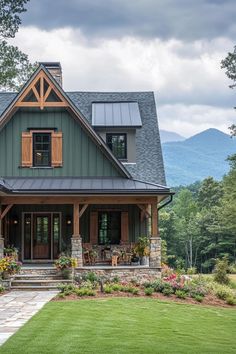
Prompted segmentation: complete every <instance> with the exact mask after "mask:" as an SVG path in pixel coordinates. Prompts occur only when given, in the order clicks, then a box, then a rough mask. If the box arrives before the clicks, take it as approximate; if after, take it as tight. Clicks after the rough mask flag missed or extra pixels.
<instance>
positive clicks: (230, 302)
mask: <svg viewBox="0 0 236 354" xmlns="http://www.w3.org/2000/svg"><path fill="white" fill-rule="evenodd" d="M225 300H226V303H227V304H228V305H231V306H235V305H236V298H235V297H234V296H232V295H230V296H227V297H226V299H225Z"/></svg>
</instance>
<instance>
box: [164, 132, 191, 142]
mask: <svg viewBox="0 0 236 354" xmlns="http://www.w3.org/2000/svg"><path fill="white" fill-rule="evenodd" d="M160 136H161V142H162V144H163V143H167V142H171V141H182V140H185V139H186V138H184V137H183V136H181V135H179V134H177V133H174V132H169V131H167V130H160Z"/></svg>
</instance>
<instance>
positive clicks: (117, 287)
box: [112, 284, 121, 291]
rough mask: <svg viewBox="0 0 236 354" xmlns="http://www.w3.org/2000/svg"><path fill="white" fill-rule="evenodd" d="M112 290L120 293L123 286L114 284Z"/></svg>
mask: <svg viewBox="0 0 236 354" xmlns="http://www.w3.org/2000/svg"><path fill="white" fill-rule="evenodd" d="M112 290H113V291H120V290H121V285H119V284H113V285H112Z"/></svg>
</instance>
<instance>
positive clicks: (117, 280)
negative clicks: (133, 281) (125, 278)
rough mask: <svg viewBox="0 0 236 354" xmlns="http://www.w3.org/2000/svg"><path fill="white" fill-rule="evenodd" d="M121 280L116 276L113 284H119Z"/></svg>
mask: <svg viewBox="0 0 236 354" xmlns="http://www.w3.org/2000/svg"><path fill="white" fill-rule="evenodd" d="M119 281H120V278H119V277H118V276H117V275H116V276H115V277H114V278H113V279H112V283H119Z"/></svg>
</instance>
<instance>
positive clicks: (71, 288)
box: [58, 283, 76, 295]
mask: <svg viewBox="0 0 236 354" xmlns="http://www.w3.org/2000/svg"><path fill="white" fill-rule="evenodd" d="M58 289H59V290H60V292H61V293H62V294H64V295H71V294H73V293H75V291H76V286H75V285H74V284H64V283H62V284H59V285H58Z"/></svg>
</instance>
